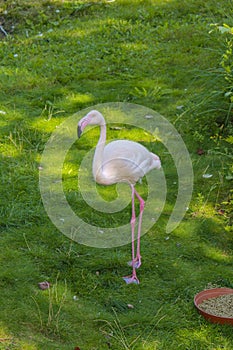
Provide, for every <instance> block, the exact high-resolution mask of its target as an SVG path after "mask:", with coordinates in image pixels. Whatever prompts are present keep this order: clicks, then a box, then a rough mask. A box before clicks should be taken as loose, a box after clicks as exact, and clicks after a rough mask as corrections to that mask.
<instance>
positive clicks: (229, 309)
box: [199, 294, 233, 318]
mask: <svg viewBox="0 0 233 350" xmlns="http://www.w3.org/2000/svg"><path fill="white" fill-rule="evenodd" d="M199 308H200V309H201V310H203V311H205V312H207V313H208V314H211V315H214V316H218V317H230V318H231V317H232V318H233V294H226V295H220V296H218V297H216V298H210V299H206V300H204V301H203V302H202V303H201V304H200V305H199Z"/></svg>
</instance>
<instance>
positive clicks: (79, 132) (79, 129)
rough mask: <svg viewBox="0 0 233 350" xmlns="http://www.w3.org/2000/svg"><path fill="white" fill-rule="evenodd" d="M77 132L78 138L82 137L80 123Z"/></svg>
mask: <svg viewBox="0 0 233 350" xmlns="http://www.w3.org/2000/svg"><path fill="white" fill-rule="evenodd" d="M77 134H78V138H80V137H81V135H82V129H81V126H80V125H78V129H77Z"/></svg>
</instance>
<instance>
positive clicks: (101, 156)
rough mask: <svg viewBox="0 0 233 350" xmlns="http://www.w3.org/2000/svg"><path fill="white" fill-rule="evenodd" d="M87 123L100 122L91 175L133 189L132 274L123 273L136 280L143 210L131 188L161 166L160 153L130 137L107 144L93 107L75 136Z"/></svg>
mask: <svg viewBox="0 0 233 350" xmlns="http://www.w3.org/2000/svg"><path fill="white" fill-rule="evenodd" d="M87 125H99V126H100V138H99V141H98V143H97V146H96V150H95V154H94V159H93V165H92V171H93V176H94V179H95V181H96V182H97V183H99V184H102V185H111V184H115V183H118V182H127V183H128V184H129V185H130V186H131V189H132V218H131V228H132V261H131V262H130V265H131V266H132V267H133V273H132V276H129V277H124V280H125V281H126V283H139V280H138V278H137V276H136V268H139V267H140V265H141V255H140V232H141V223H142V214H143V210H144V200H143V199H142V198H141V196H140V195H139V194H138V193H137V191H136V190H135V188H134V185H135V184H136V182H137V181H138V180H139V179H140V178H142V177H143V176H144V175H146V174H147V173H148V172H149V171H151V170H152V169H155V168H156V169H159V168H160V167H161V163H160V159H159V157H158V156H157V155H156V154H154V153H151V152H149V151H148V150H147V149H146V148H145V147H144V146H142V145H141V144H140V143H137V142H133V141H129V140H116V141H112V142H110V143H108V144H107V145H106V123H105V119H104V117H103V115H102V114H101V113H100V112H98V111H96V110H93V111H91V112H89V113H88V114H87V115H86V116H85V117H83V118H82V119H81V120H80V121H79V123H78V137H80V136H81V134H82V132H83V130H84V128H85V127H86V126H87ZM135 196H136V197H137V198H138V200H139V202H140V214H139V224H138V237H137V241H138V242H137V253H136V257H135V254H134V227H135V222H136V216H135V207H134V198H135Z"/></svg>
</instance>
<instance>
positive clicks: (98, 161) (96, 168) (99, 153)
mask: <svg viewBox="0 0 233 350" xmlns="http://www.w3.org/2000/svg"><path fill="white" fill-rule="evenodd" d="M105 142H106V124H105V123H103V124H100V138H99V141H98V143H97V146H96V149H95V154H94V159H93V163H92V172H93V175H94V178H95V180H96V179H97V178H98V177H101V175H102V164H103V152H104V147H105Z"/></svg>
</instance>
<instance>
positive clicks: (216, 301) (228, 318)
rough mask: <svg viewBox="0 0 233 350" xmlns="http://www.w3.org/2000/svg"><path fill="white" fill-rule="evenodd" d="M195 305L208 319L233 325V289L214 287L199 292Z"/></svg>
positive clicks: (195, 298)
mask: <svg viewBox="0 0 233 350" xmlns="http://www.w3.org/2000/svg"><path fill="white" fill-rule="evenodd" d="M194 305H195V306H196V308H197V310H198V311H199V313H200V314H201V315H202V316H203V317H204V318H205V319H206V320H208V321H210V322H213V323H219V324H230V325H233V289H232V288H212V289H206V290H203V291H202V292H200V293H198V294H197V295H195V297H194Z"/></svg>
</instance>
